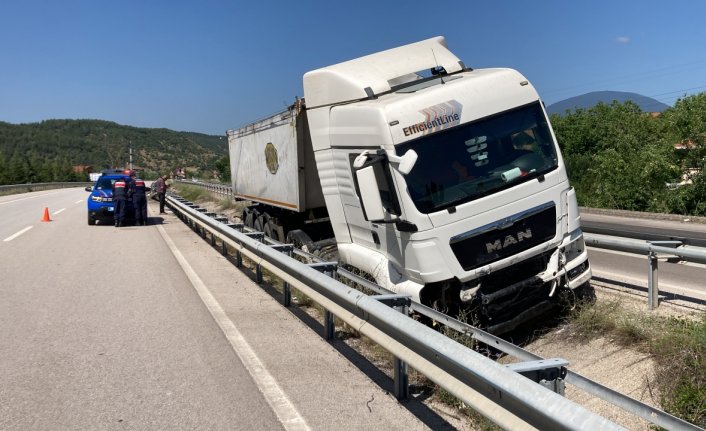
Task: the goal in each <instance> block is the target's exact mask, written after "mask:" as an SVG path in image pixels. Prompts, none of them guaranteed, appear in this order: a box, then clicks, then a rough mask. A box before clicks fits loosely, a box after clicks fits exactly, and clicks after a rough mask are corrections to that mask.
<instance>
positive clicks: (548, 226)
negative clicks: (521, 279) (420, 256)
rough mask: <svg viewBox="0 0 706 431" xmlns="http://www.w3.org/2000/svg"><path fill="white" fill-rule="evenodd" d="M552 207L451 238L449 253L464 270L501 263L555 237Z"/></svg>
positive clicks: (554, 214) (554, 209)
mask: <svg viewBox="0 0 706 431" xmlns="http://www.w3.org/2000/svg"><path fill="white" fill-rule="evenodd" d="M556 226H557V223H556V206H555V205H554V203H553V202H549V203H546V204H544V205H541V206H538V207H536V208H533V209H530V210H527V211H525V212H522V213H519V214H515V215H514V216H511V217H508V218H507V219H504V220H500V221H498V222H495V223H491V224H489V225H486V226H483V227H481V228H478V229H475V230H472V231H469V232H466V233H463V234H461V235H458V236H455V237H453V238H451V241H450V245H451V250H452V251H453V252H454V254H455V255H456V259H458V261H459V263H460V264H461V266H462V267H463V269H464V270H466V271H470V270H472V269H475V268H478V267H480V266H483V265H487V264H489V263H493V262H495V261H498V260H501V259H504V258H506V257H509V256H512V255H514V254H517V253H519V252H522V251H524V250H528V249H530V248H532V247H534V246H536V245H538V244H541V243H543V242H546V241H549V240H551V239H552V238H554V235H555V234H556Z"/></svg>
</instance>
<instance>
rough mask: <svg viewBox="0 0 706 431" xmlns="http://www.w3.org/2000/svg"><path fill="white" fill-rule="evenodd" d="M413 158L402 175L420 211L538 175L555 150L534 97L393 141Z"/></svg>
mask: <svg viewBox="0 0 706 431" xmlns="http://www.w3.org/2000/svg"><path fill="white" fill-rule="evenodd" d="M407 150H414V151H416V152H417V154H418V156H419V158H418V159H417V163H416V164H415V165H414V168H413V169H412V171H411V172H410V173H409V174H408V175H407V176H406V177H405V179H406V181H407V187H408V189H409V193H410V195H411V197H412V200H413V201H414V204H415V205H416V207H417V209H418V210H419V211H420V212H422V213H425V214H428V213H432V212H435V211H440V210H443V209H446V208H449V207H452V206H456V205H460V204H463V203H465V202H469V201H472V200H474V199H477V198H480V197H482V196H487V195H489V194H492V193H495V192H497V191H499V190H503V189H506V188H509V187H513V186H514V185H517V184H519V183H521V182H524V181H529V180H530V179H532V178H535V177H537V176H540V175H543V174H545V173H547V172H549V171H551V170H553V169H555V168H556V167H557V163H558V162H557V153H556V149H555V146H554V143H553V140H552V137H551V133H550V131H549V125H548V123H547V120H546V117H545V115H544V113H543V111H542V109H541V106H540V105H539V102H536V103H533V104H531V105H526V106H523V107H521V108H517V109H513V110H510V111H506V112H503V113H501V114H498V115H494V116H492V117H487V118H484V119H482V120H479V121H476V122H473V123H466V124H463V125H461V126H458V127H456V128H454V129H449V130H446V131H442V132H438V133H434V134H432V135H428V136H424V137H421V138H419V139H415V140H413V141H409V142H406V143H404V144H401V145H398V147H397V154H404V153H405V152H406V151H407Z"/></svg>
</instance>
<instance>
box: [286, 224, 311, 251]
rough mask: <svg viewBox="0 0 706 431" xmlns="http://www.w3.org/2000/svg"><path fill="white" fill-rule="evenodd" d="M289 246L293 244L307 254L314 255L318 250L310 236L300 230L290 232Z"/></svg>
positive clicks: (288, 236) (288, 235) (288, 237)
mask: <svg viewBox="0 0 706 431" xmlns="http://www.w3.org/2000/svg"><path fill="white" fill-rule="evenodd" d="M287 244H293V245H294V247H296V248H298V249H300V250H303V251H305V252H307V253H313V252H314V250H315V249H316V247H315V246H314V242H313V241H312V240H311V238H310V237H309V235H307V234H306V232H304V231H302V230H299V229H295V230H291V231H289V233H288V234H287Z"/></svg>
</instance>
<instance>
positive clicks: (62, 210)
mask: <svg viewBox="0 0 706 431" xmlns="http://www.w3.org/2000/svg"><path fill="white" fill-rule="evenodd" d="M64 211H66V208H62V209H60V210H59V211H55V212H53V213H52V215H57V214H59V213H62V212H64Z"/></svg>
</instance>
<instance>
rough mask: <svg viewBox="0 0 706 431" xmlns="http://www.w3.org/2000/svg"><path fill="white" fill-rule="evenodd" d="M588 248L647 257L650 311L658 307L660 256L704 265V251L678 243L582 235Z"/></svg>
mask: <svg viewBox="0 0 706 431" xmlns="http://www.w3.org/2000/svg"><path fill="white" fill-rule="evenodd" d="M584 240H585V241H586V245H587V246H589V247H595V248H602V249H607V250H615V251H624V252H627V253H635V254H643V255H645V256H647V262H648V266H647V305H648V307H649V308H650V309H655V308H657V307H658V306H659V277H658V274H659V273H658V270H659V259H660V254H661V255H663V256H668V257H677V258H678V259H679V260H681V261H685V262H694V263H702V264H706V249H704V248H681V245H682V244H681V242H680V241H637V240H628V239H624V238H616V237H611V236H604V235H595V234H588V233H585V234H584Z"/></svg>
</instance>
